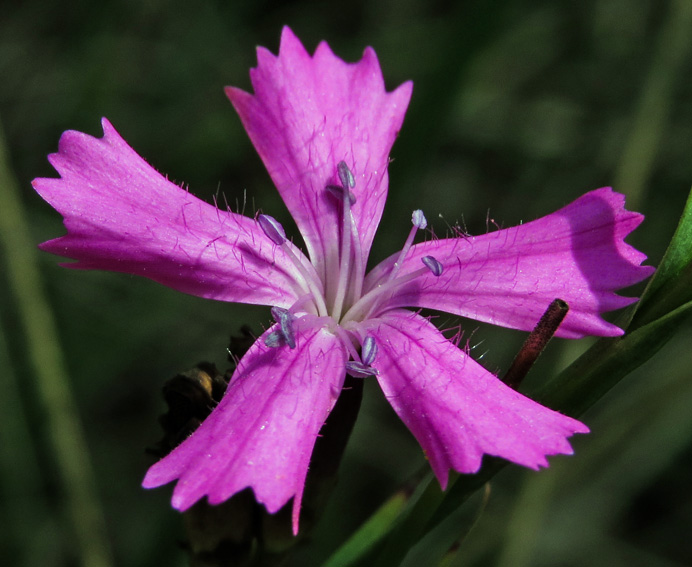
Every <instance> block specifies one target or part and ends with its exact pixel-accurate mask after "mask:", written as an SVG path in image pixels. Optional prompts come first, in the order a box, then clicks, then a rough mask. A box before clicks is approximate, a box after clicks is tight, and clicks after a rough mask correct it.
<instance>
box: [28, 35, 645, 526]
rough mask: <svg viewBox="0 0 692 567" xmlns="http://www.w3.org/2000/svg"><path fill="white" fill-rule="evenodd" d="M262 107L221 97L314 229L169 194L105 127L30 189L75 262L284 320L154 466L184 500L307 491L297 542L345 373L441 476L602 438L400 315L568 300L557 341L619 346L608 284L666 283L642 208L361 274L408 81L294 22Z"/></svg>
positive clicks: (422, 255) (527, 321)
mask: <svg viewBox="0 0 692 567" xmlns="http://www.w3.org/2000/svg"><path fill="white" fill-rule="evenodd" d="M257 57H258V65H257V67H256V68H255V69H253V70H252V71H251V72H250V75H251V79H252V85H253V88H254V94H249V93H247V92H244V91H242V90H239V89H237V88H233V87H229V88H228V89H227V90H226V93H227V95H228V97H229V98H230V100H231V102H232V103H233V106H234V107H235V109H236V111H237V112H238V114H239V115H240V119H241V121H242V123H243V125H244V126H245V129H246V130H247V132H248V134H249V136H250V138H251V140H252V142H253V144H254V145H255V148H256V149H257V151H258V152H259V155H260V156H261V158H262V160H263V161H264V164H265V166H266V167H267V170H268V171H269V174H270V176H271V178H272V180H273V181H274V183H275V184H276V187H277V188H278V190H279V192H280V194H281V196H282V198H283V200H284V202H285V204H286V206H287V207H288V209H289V211H290V213H291V215H292V216H293V219H294V220H295V222H296V224H297V226H298V229H299V230H300V233H301V235H302V238H303V242H304V244H305V247H306V248H307V255H305V254H303V252H301V250H300V249H299V248H298V247H296V246H295V245H294V244H293V243H292V242H291V240H289V239H287V237H286V235H285V232H284V229H283V227H282V226H281V225H280V224H279V223H278V222H277V221H276V220H275V219H274V218H272V217H270V216H268V215H258V216H257V217H256V218H249V217H246V216H243V215H240V214H236V213H233V212H230V211H227V210H220V209H218V208H216V207H214V206H212V205H210V204H208V203H205V202H203V201H201V200H199V199H197V198H196V197H194V196H193V195H192V194H190V193H189V192H188V191H186V190H184V189H182V188H181V187H178V186H177V185H175V184H173V183H171V182H169V181H168V180H167V179H166V178H165V177H163V176H162V175H160V174H159V173H158V172H156V171H155V170H154V169H153V168H152V167H151V166H149V165H148V164H147V163H146V162H145V161H144V160H143V159H142V158H141V157H139V156H138V155H137V154H136V153H135V152H134V151H133V150H132V149H131V148H130V147H129V146H128V145H127V144H126V143H125V142H124V141H123V139H122V138H121V137H120V136H119V135H118V133H117V132H116V131H115V129H114V128H113V127H112V126H111V124H110V123H109V122H108V121H107V120H105V119H104V120H103V130H104V136H103V138H101V139H96V138H93V137H91V136H88V135H86V134H83V133H80V132H73V131H68V132H65V133H64V134H63V136H62V137H61V139H60V145H59V151H58V153H56V154H52V155H51V156H50V157H49V159H50V162H51V164H52V165H53V166H54V167H55V169H56V170H57V171H58V173H59V174H60V176H61V177H60V178H58V179H36V180H35V181H34V187H35V188H36V190H37V191H38V192H39V193H40V194H41V195H42V197H43V198H44V199H45V200H46V201H48V202H49V203H50V204H51V205H52V206H53V207H55V209H57V210H58V211H59V212H60V213H61V214H62V215H63V216H64V222H65V227H66V229H67V234H66V235H65V236H62V237H60V238H57V239H55V240H51V241H49V242H46V243H44V244H42V245H41V248H42V249H43V250H47V251H49V252H52V253H54V254H59V255H61V256H65V257H68V258H72V259H74V260H77V262H75V263H70V264H67V265H68V266H69V267H72V268H79V269H105V270H113V271H119V272H125V273H129V274H136V275H140V276H144V277H147V278H150V279H152V280H155V281H157V282H160V283H162V284H164V285H166V286H168V287H171V288H174V289H177V290H180V291H183V292H186V293H190V294H192V295H196V296H199V297H204V298H208V299H216V300H221V301H230V302H243V303H251V304H261V305H268V306H271V307H272V316H273V318H274V321H275V322H274V324H272V325H271V326H270V327H269V328H268V329H267V330H266V332H264V334H263V335H262V336H261V337H259V338H258V339H257V341H256V342H255V344H254V345H253V346H252V347H251V348H250V350H249V351H248V352H247V354H246V355H245V356H244V357H243V358H242V359H241V360H240V361H239V363H238V366H237V369H236V371H235V373H234V375H233V377H232V378H231V380H230V383H229V385H228V389H227V391H226V393H225V396H224V398H223V399H222V400H221V402H220V403H219V405H218V406H217V407H216V408H215V409H214V411H213V412H212V413H211V415H210V416H209V417H208V418H207V419H206V420H205V421H204V422H203V423H202V425H201V426H200V427H199V429H198V430H197V431H196V432H195V433H193V434H192V435H191V436H190V437H189V438H188V439H186V440H185V441H184V442H183V443H182V444H181V445H179V446H178V447H177V448H176V449H175V450H173V452H172V453H170V454H169V455H168V456H166V457H165V458H163V459H162V460H161V461H159V462H158V463H156V464H154V465H153V466H152V467H151V468H150V469H149V471H148V473H147V475H146V477H145V479H144V483H143V484H144V486H145V487H147V488H151V487H156V486H160V485H164V484H166V483H168V482H171V481H173V480H176V479H177V480H178V482H177V485H176V487H175V490H174V492H173V498H172V503H173V506H174V507H175V508H178V509H180V510H185V509H187V508H189V507H190V506H192V505H193V504H194V503H195V502H196V501H198V500H199V499H201V498H203V497H204V496H206V497H207V498H208V500H209V502H210V503H211V504H218V503H221V502H223V501H224V500H226V499H228V498H229V497H231V496H232V495H233V494H235V493H237V492H239V491H241V490H243V489H245V488H248V487H250V488H252V490H253V491H254V494H255V497H256V499H257V500H258V502H260V503H262V504H264V505H265V507H266V508H267V510H268V511H269V512H270V513H273V512H276V511H277V510H279V508H281V507H282V506H284V505H285V504H286V503H287V502H288V501H289V500H290V499H291V498H293V529H294V532H295V531H297V529H298V515H299V511H300V505H301V498H302V494H303V488H304V484H305V479H306V474H307V471H308V465H309V463H310V456H311V453H312V450H313V446H314V444H315V440H316V438H317V435H318V433H319V431H320V428H321V427H322V425H323V424H324V422H325V420H326V418H327V416H328V415H329V413H330V410H331V409H332V408H333V406H334V404H335V402H336V400H337V397H338V396H339V394H340V391H341V389H342V385H343V383H344V379H345V376H346V374H347V373H349V374H350V375H352V376H355V377H366V376H370V375H374V376H376V379H377V380H378V382H379V384H380V386H381V387H382V390H383V391H384V394H385V396H386V398H387V400H388V401H389V403H390V404H391V405H392V407H393V408H394V411H395V412H396V413H397V414H398V415H399V417H400V418H401V419H402V420H403V421H404V423H405V424H406V425H407V426H408V428H409V429H410V430H411V432H412V433H413V435H415V437H416V439H417V440H418V441H419V443H420V444H421V446H422V448H423V450H424V451H425V454H426V455H427V458H428V459H429V461H430V465H431V467H432V469H433V471H434V472H435V474H436V476H437V478H438V480H439V482H440V484H441V485H442V487H443V488H444V487H445V486H446V484H447V480H448V473H449V469H454V470H456V471H459V472H462V473H473V472H475V471H477V470H478V469H479V467H480V464H481V459H482V456H483V455H484V454H488V455H494V456H498V457H502V458H504V459H507V460H509V461H512V462H514V463H518V464H520V465H524V466H526V467H530V468H534V469H537V468H539V467H541V466H547V460H546V456H547V455H553V454H558V453H563V454H570V453H571V452H572V449H571V447H570V445H569V442H568V441H567V437H569V436H570V435H572V434H574V433H585V432H587V431H588V429H587V427H586V426H585V425H583V424H582V423H580V422H579V421H576V420H575V419H572V418H570V417H567V416H564V415H561V414H559V413H557V412H555V411H552V410H550V409H548V408H546V407H543V406H541V405H539V404H538V403H536V402H534V401H532V400H530V399H529V398H527V397H525V396H523V395H521V394H519V393H518V392H516V391H515V390H513V389H512V388H510V387H508V386H506V385H505V384H503V383H502V381H501V380H499V379H498V378H497V377H496V376H495V375H493V374H492V373H490V372H489V371H487V370H486V369H485V368H483V367H482V366H481V365H480V364H478V363H477V362H476V361H474V360H473V359H472V358H471V357H470V356H469V354H468V353H467V352H466V351H465V350H463V349H460V348H458V347H457V345H456V344H455V343H454V342H452V341H450V340H449V339H447V338H446V337H445V336H444V335H443V334H442V333H441V332H440V331H439V330H438V329H437V328H436V327H435V326H434V325H433V324H432V323H431V322H430V320H428V319H427V318H425V317H423V316H421V315H420V314H419V313H417V312H414V311H408V310H406V309H403V308H404V307H413V308H431V309H435V310H441V311H446V312H448V313H452V314H455V315H460V316H464V317H469V318H472V319H477V320H480V321H486V322H489V323H493V324H496V325H502V326H505V327H510V328H514V329H522V330H530V329H531V328H532V327H533V326H534V325H535V323H536V321H537V320H538V319H539V317H540V316H541V314H542V313H543V312H544V311H545V309H546V307H547V306H548V305H549V304H550V303H551V301H553V300H554V299H555V298H561V299H563V300H564V301H566V302H567V303H568V304H569V307H570V310H569V313H568V315H567V316H566V318H565V320H564V322H563V323H562V325H561V326H560V328H559V330H558V331H557V335H558V336H561V337H568V338H578V337H583V336H585V335H601V336H615V335H620V334H622V330H621V329H619V328H618V327H616V326H614V325H612V324H610V323H608V322H606V321H604V320H603V319H602V318H601V317H600V314H601V313H602V312H605V311H610V310H613V309H618V308H620V307H623V306H625V305H628V304H630V303H631V302H633V301H635V299H634V298H625V297H621V296H618V295H616V294H615V293H614V291H615V290H617V289H619V288H622V287H626V286H629V285H632V284H634V283H637V282H639V281H641V280H643V279H644V278H646V277H647V276H649V275H650V274H651V272H652V270H653V268H651V267H644V266H640V264H641V262H642V261H643V260H644V258H645V256H644V255H643V254H641V253H640V252H638V251H637V250H635V249H634V248H632V247H630V246H629V245H628V244H626V243H625V242H624V238H625V236H626V235H627V234H629V233H630V232H631V231H632V230H634V228H636V226H637V225H639V223H640V222H641V221H642V216H641V215H639V214H637V213H632V212H628V211H626V210H625V209H624V198H623V196H622V195H619V194H617V193H614V192H613V191H612V190H611V189H609V188H603V189H598V190H596V191H592V192H590V193H587V194H585V195H584V196H582V197H581V198H579V199H577V200H576V201H574V202H573V203H571V204H569V205H567V206H566V207H564V208H562V209H560V210H559V211H557V212H555V213H553V214H550V215H548V216H546V217H543V218H540V219H538V220H535V221H533V222H528V223H526V224H522V225H520V226H516V227H512V228H507V229H503V230H497V231H495V232H490V233H488V234H483V235H481V236H468V235H464V234H456V235H453V236H452V237H451V238H441V239H436V238H434V237H432V236H431V237H430V238H429V239H427V241H424V242H420V243H418V244H413V241H414V237H415V235H416V232H417V231H419V230H424V229H425V228H426V226H427V221H426V219H425V216H424V214H423V212H422V211H414V212H413V214H412V218H411V222H412V227H411V231H410V234H409V236H408V238H407V239H406V242H405V244H404V246H403V248H402V249H401V251H399V252H397V253H396V254H394V255H393V256H391V257H390V258H388V259H386V260H384V261H383V262H381V263H380V264H379V265H377V266H376V267H374V268H373V269H372V270H371V271H370V272H369V273H368V274H366V273H365V268H366V263H367V258H368V254H369V252H370V247H371V244H372V241H373V237H374V235H375V230H376V229H377V226H378V224H379V222H380V218H381V216H382V210H383V207H384V203H385V198H386V195H387V187H388V175H387V168H388V166H389V152H390V149H391V146H392V144H393V143H394V140H395V138H396V136H397V134H398V132H399V129H400V128H401V124H402V121H403V118H404V113H405V111H406V108H407V105H408V102H409V99H410V96H411V90H412V84H411V83H410V82H407V83H404V84H402V85H401V86H399V87H398V88H397V89H396V90H394V91H393V92H389V93H388V92H386V91H385V88H384V82H383V78H382V73H381V71H380V67H379V64H378V61H377V58H376V56H375V53H374V51H373V50H372V49H370V48H368V49H366V50H365V52H364V54H363V58H362V59H361V60H360V61H359V62H358V63H354V64H348V63H345V62H344V61H342V60H341V59H339V58H337V57H336V56H335V55H334V54H333V53H332V51H331V50H330V49H329V47H328V46H327V44H326V43H321V44H320V45H319V46H318V47H317V50H316V51H315V54H314V55H313V56H310V55H309V54H308V53H307V52H306V50H305V49H304V47H303V46H302V45H301V43H300V41H299V40H298V39H297V38H296V37H295V36H294V35H293V33H292V32H291V31H290V30H289V29H288V28H285V29H284V30H283V34H282V38H281V47H280V51H279V55H278V56H274V55H273V54H271V53H270V52H269V51H267V50H265V49H263V48H259V49H258V52H257Z"/></svg>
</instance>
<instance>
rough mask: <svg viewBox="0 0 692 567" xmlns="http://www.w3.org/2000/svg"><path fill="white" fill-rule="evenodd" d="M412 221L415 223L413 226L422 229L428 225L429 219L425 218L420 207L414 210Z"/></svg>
mask: <svg viewBox="0 0 692 567" xmlns="http://www.w3.org/2000/svg"><path fill="white" fill-rule="evenodd" d="M411 222H412V223H413V226H415V227H416V228H420V229H425V228H426V227H427V226H428V219H426V218H425V215H424V214H423V211H421V210H420V209H416V210H415V211H413V216H412V217H411Z"/></svg>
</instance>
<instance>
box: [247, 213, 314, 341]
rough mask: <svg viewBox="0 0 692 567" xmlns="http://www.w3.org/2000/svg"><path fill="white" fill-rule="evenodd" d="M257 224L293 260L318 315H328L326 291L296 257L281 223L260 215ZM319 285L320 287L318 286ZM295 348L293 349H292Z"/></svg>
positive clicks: (301, 282)
mask: <svg viewBox="0 0 692 567" xmlns="http://www.w3.org/2000/svg"><path fill="white" fill-rule="evenodd" d="M257 222H258V223H259V225H260V228H261V229H262V231H263V232H264V234H266V235H267V237H268V238H269V239H270V240H271V241H272V242H273V243H274V244H276V245H277V246H281V248H282V249H283V251H284V252H285V253H286V255H287V256H288V258H289V259H290V260H291V262H292V263H293V265H294V266H295V267H296V269H297V270H298V273H299V274H300V275H301V276H302V279H301V278H296V281H297V282H298V283H299V284H301V287H302V288H303V290H304V291H306V292H308V293H310V295H312V299H313V303H314V304H315V308H316V309H317V314H318V315H320V316H324V315H326V314H327V305H326V304H325V302H324V291H323V290H322V289H320V288H321V282H316V281H315V278H314V277H312V276H311V275H310V274H309V273H308V271H307V270H306V269H305V266H303V264H302V263H301V261H300V260H299V259H298V258H297V257H296V255H295V254H294V253H293V251H292V250H291V248H290V247H289V246H288V241H287V239H286V232H285V231H284V227H283V226H281V223H280V222H279V221H278V220H276V219H275V218H274V217H271V216H269V215H259V216H258V217H257ZM318 283H319V284H320V285H318ZM291 348H293V347H291Z"/></svg>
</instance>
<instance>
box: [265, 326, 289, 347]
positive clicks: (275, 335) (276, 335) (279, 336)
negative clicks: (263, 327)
mask: <svg viewBox="0 0 692 567" xmlns="http://www.w3.org/2000/svg"><path fill="white" fill-rule="evenodd" d="M264 344H265V345H267V346H268V347H269V348H277V347H280V346H283V345H285V344H286V338H285V337H284V335H283V333H282V332H281V331H280V330H279V331H272V332H271V333H269V334H268V335H267V336H266V337H264Z"/></svg>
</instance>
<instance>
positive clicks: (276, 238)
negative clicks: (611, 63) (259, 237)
mask: <svg viewBox="0 0 692 567" xmlns="http://www.w3.org/2000/svg"><path fill="white" fill-rule="evenodd" d="M257 222H259V225H260V227H261V228H262V230H263V231H264V234H266V235H267V236H268V237H269V239H270V240H271V241H272V242H273V243H274V244H276V245H278V246H281V245H282V244H283V243H284V242H286V233H285V232H284V227H283V226H281V223H280V222H279V221H277V220H276V219H275V218H274V217H270V216H269V215H259V217H257Z"/></svg>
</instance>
